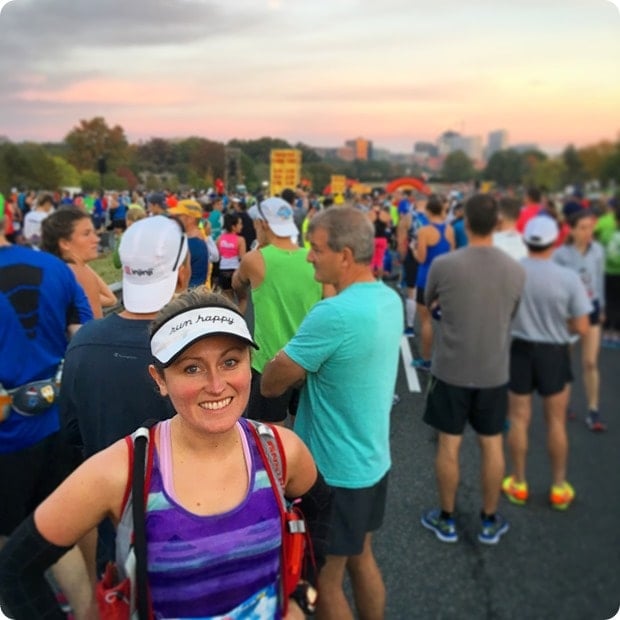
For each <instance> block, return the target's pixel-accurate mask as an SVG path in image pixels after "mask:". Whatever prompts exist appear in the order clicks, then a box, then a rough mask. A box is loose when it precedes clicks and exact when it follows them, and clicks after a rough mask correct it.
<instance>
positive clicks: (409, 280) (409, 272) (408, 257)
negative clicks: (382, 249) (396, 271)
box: [403, 248, 418, 288]
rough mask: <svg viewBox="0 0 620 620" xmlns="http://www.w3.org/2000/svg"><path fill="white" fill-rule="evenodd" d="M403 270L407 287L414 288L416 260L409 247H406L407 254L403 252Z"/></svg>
mask: <svg viewBox="0 0 620 620" xmlns="http://www.w3.org/2000/svg"><path fill="white" fill-rule="evenodd" d="M403 271H404V272H405V277H404V280H405V284H406V285H407V288H415V283H416V280H417V279H418V262H417V261H416V259H415V258H414V257H413V254H412V252H411V249H410V248H407V254H405V260H404V261H403Z"/></svg>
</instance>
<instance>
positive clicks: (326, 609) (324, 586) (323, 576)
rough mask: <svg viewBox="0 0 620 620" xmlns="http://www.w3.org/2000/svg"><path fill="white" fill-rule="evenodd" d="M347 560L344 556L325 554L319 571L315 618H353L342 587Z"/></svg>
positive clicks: (347, 619)
mask: <svg viewBox="0 0 620 620" xmlns="http://www.w3.org/2000/svg"><path fill="white" fill-rule="evenodd" d="M347 560H348V558H347V557H346V556H340V555H328V556H327V559H326V561H325V565H324V566H323V568H322V569H321V572H320V573H319V592H320V594H319V601H318V604H317V610H316V618H317V620H353V612H352V611H351V607H350V606H349V602H348V601H347V598H346V596H345V595H344V590H343V589H342V583H343V581H344V572H345V568H346V565H347Z"/></svg>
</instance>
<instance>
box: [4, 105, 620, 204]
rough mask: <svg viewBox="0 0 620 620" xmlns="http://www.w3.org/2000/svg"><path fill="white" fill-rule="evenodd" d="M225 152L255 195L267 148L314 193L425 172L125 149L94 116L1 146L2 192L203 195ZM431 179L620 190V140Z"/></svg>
mask: <svg viewBox="0 0 620 620" xmlns="http://www.w3.org/2000/svg"><path fill="white" fill-rule="evenodd" d="M228 148H234V149H238V150H239V152H240V153H241V156H240V159H239V166H240V170H239V174H238V175H237V174H236V175H235V176H237V178H238V179H239V180H241V181H242V182H243V183H244V184H245V185H246V187H247V188H248V189H249V190H250V191H258V189H259V188H260V186H261V184H262V183H263V182H264V181H266V180H268V179H269V157H270V152H271V150H272V149H285V148H297V149H300V150H301V151H302V161H303V168H302V177H303V178H304V179H307V180H308V182H309V184H310V185H311V187H312V188H313V189H314V190H315V191H317V192H320V191H321V190H322V189H323V187H325V186H326V185H328V184H329V182H330V178H331V175H333V174H339V175H345V176H346V177H348V178H351V179H358V180H363V181H364V182H365V183H368V184H370V185H372V184H373V183H377V184H379V183H382V182H384V181H386V180H389V179H394V178H397V177H401V176H410V175H413V176H418V175H420V174H423V173H424V172H426V171H425V170H424V168H423V167H422V166H421V165H419V164H413V163H411V162H404V161H383V160H381V161H361V160H355V161H353V162H345V161H342V160H339V159H329V158H322V157H320V156H319V155H318V154H317V153H316V152H315V151H314V150H313V149H312V147H310V146H308V145H305V144H302V143H297V144H289V143H288V142H287V141H285V140H282V139H279V138H270V137H264V138H260V139H258V140H238V139H235V140H231V141H230V142H228V143H227V144H224V143H222V142H217V141H214V140H209V139H207V138H203V137H197V136H192V137H188V138H185V139H179V140H170V139H164V138H152V139H150V140H148V141H145V142H139V143H137V144H130V143H129V141H128V140H127V137H126V135H125V131H124V129H123V128H122V127H121V126H119V125H115V126H112V127H110V126H109V125H108V124H107V122H106V121H105V119H104V118H103V117H95V118H92V119H90V120H81V121H80V122H79V124H78V125H77V126H75V127H73V128H72V129H71V130H70V131H69V132H68V133H67V135H66V136H65V138H64V140H63V141H62V142H59V143H32V142H27V143H20V144H14V143H12V142H9V141H5V142H3V143H1V144H0V191H2V192H4V193H7V192H8V191H10V189H11V188H12V187H18V188H36V189H40V188H45V189H57V188H61V187H81V188H82V190H84V191H91V190H94V189H97V188H100V187H101V186H102V184H103V187H105V188H106V189H117V190H122V189H134V188H136V187H141V188H144V189H146V190H154V189H164V188H167V189H170V190H173V191H176V190H177V189H181V188H189V187H191V188H194V189H198V190H201V189H207V188H209V187H213V185H214V182H215V179H217V178H222V179H225V178H226V176H227V174H226V173H227V169H226V167H227V157H226V152H227V149H228ZM102 161H103V163H102ZM228 165H230V164H229V163H228ZM430 176H431V179H430V180H431V181H432V180H437V181H445V182H450V183H452V182H468V181H473V180H488V181H493V182H495V183H496V184H497V185H498V186H501V187H510V186H513V187H514V186H520V185H521V186H522V185H538V186H544V187H546V188H547V189H549V190H552V191H554V190H557V189H560V188H562V187H564V186H565V185H568V184H583V183H586V182H588V181H595V180H596V181H598V182H600V183H601V184H604V185H605V184H607V183H609V182H610V181H615V182H616V183H620V139H619V140H618V141H617V142H615V143H614V142H601V143H599V144H596V145H593V146H588V147H585V148H580V149H577V148H575V147H574V146H572V145H569V146H567V147H566V149H565V150H564V152H563V153H562V154H561V155H560V156H557V157H549V156H547V155H546V154H544V153H542V152H540V151H529V152H525V153H521V152H517V151H515V150H510V149H508V150H505V151H499V152H497V153H495V154H494V155H493V156H492V157H491V158H490V160H489V161H488V163H487V165H486V167H485V168H484V169H483V170H476V168H475V166H474V162H472V161H471V160H470V159H469V158H468V157H467V155H465V153H463V152H461V151H457V152H455V153H451V154H449V155H448V156H447V157H446V159H445V161H444V164H443V168H442V170H441V171H440V173H439V174H437V173H435V174H430ZM433 177H434V178H433Z"/></svg>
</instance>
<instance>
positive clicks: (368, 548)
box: [347, 532, 385, 620]
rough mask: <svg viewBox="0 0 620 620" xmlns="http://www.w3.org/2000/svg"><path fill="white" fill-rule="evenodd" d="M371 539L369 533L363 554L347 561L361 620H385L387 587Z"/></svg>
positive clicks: (356, 606)
mask: <svg viewBox="0 0 620 620" xmlns="http://www.w3.org/2000/svg"><path fill="white" fill-rule="evenodd" d="M371 539H372V534H371V533H370V532H369V533H368V534H366V538H365V539H364V549H363V551H362V553H361V554H360V555H354V556H351V557H350V558H349V559H348V561H347V570H348V572H349V577H350V578H351V586H352V588H353V597H354V599H355V608H356V610H357V615H358V617H359V620H383V617H384V616H385V585H384V583H383V577H382V576H381V571H380V570H379V567H378V566H377V562H376V560H375V556H374V554H373V552H372V545H371Z"/></svg>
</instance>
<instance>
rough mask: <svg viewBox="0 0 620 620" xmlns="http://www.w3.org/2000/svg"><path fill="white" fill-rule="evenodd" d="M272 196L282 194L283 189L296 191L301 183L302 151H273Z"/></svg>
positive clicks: (270, 189)
mask: <svg viewBox="0 0 620 620" xmlns="http://www.w3.org/2000/svg"><path fill="white" fill-rule="evenodd" d="M270 177H271V181H270V183H271V186H270V188H269V191H270V193H271V195H272V196H275V195H276V194H281V193H282V190H283V189H286V188H287V187H289V188H290V189H295V188H296V187H297V186H298V185H299V182H300V181H301V151H300V150H298V149H274V150H272V151H271V169H270Z"/></svg>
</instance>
